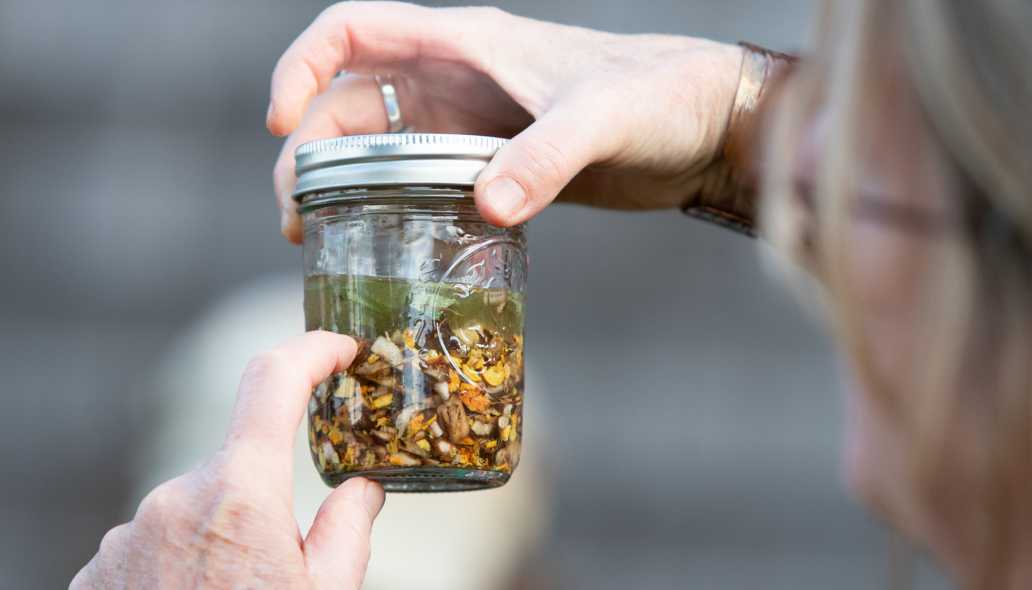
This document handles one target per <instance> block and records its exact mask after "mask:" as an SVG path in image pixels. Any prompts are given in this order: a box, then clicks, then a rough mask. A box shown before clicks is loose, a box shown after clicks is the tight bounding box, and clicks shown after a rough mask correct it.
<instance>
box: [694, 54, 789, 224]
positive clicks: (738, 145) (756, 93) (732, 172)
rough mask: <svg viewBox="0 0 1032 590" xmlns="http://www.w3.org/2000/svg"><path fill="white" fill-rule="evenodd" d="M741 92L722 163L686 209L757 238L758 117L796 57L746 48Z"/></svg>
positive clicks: (719, 161) (710, 172)
mask: <svg viewBox="0 0 1032 590" xmlns="http://www.w3.org/2000/svg"><path fill="white" fill-rule="evenodd" d="M739 46H741V47H742V48H743V50H744V51H743V52H742V65H741V70H740V71H739V76H738V88H737V90H736V91H735V99H734V103H733V104H732V107H731V113H730V115H729V117H728V123H727V131H726V133H725V139H724V145H723V146H722V148H721V150H720V154H721V157H720V158H718V159H717V160H716V161H714V162H713V163H712V164H710V166H709V167H708V168H707V169H706V171H704V172H703V174H702V178H701V179H700V182H699V185H698V187H697V190H696V191H694V195H693V196H692V198H690V199H689V200H688V201H687V202H686V203H685V204H684V205H683V206H682V208H681V210H682V211H683V212H684V213H685V214H686V215H689V216H692V217H696V218H699V219H703V220H705V221H708V222H711V223H715V224H717V225H720V226H722V227H725V228H728V229H731V230H734V231H736V232H739V233H743V234H746V235H749V236H755V228H754V220H755V218H756V202H755V201H756V187H755V184H756V183H755V179H754V178H751V177H750V176H751V167H752V166H751V164H752V157H753V153H752V148H753V145H754V144H755V133H754V127H755V123H756V118H757V111H758V110H759V109H760V106H761V104H762V103H763V98H764V96H765V94H766V93H767V91H768V90H769V89H770V86H771V84H770V82H771V80H773V79H775V78H777V77H780V75H781V74H783V73H784V71H785V70H787V69H790V68H791V67H792V66H793V65H794V64H795V62H796V61H797V59H796V58H795V57H793V56H791V55H788V54H785V53H780V52H777V51H772V50H769V49H765V48H763V47H760V46H758V45H753V44H752V43H746V42H740V43H739Z"/></svg>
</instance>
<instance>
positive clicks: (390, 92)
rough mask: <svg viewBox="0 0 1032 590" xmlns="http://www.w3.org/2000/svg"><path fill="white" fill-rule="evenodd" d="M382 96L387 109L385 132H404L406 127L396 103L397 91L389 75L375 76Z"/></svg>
mask: <svg viewBox="0 0 1032 590" xmlns="http://www.w3.org/2000/svg"><path fill="white" fill-rule="evenodd" d="M375 78H376V83H377V84H378V85H379V86H380V95H381V96H383V106H384V108H385V109H387V133H405V132H406V131H408V130H409V129H408V127H406V126H405V122H404V121H402V119H401V107H400V106H399V105H398V91H397V90H396V89H395V88H394V78H393V77H391V76H390V75H385V76H379V75H378V76H375Z"/></svg>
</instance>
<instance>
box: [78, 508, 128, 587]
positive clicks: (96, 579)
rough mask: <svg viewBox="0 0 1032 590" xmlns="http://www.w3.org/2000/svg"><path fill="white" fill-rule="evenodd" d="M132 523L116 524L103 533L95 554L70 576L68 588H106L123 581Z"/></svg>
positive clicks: (120, 583) (119, 584) (118, 584)
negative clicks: (72, 576) (73, 575)
mask: <svg viewBox="0 0 1032 590" xmlns="http://www.w3.org/2000/svg"><path fill="white" fill-rule="evenodd" d="M131 532H132V523H128V522H127V523H125V524H121V525H118V526H116V527H115V528H113V529H111V530H109V531H108V532H107V533H105V534H104V538H102V539H101V540H100V547H99V548H98V549H97V554H96V555H94V556H93V559H91V560H90V562H89V563H87V564H86V565H85V566H84V567H83V568H82V569H81V570H79V573H77V574H76V575H75V577H74V578H72V582H71V584H69V586H68V588H69V590H85V589H87V588H108V587H116V586H121V585H122V584H124V583H125V574H126V569H127V568H126V560H127V557H128V551H129V537H130V535H131Z"/></svg>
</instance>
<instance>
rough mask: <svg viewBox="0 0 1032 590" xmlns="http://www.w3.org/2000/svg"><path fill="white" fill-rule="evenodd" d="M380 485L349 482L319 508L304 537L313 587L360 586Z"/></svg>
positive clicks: (380, 499)
mask: <svg viewBox="0 0 1032 590" xmlns="http://www.w3.org/2000/svg"><path fill="white" fill-rule="evenodd" d="M383 502H384V493H383V488H382V487H380V484H378V483H374V482H371V481H368V480H366V479H362V478H355V479H349V480H348V481H346V482H344V483H343V484H341V485H340V486H339V487H338V488H336V489H335V490H333V492H331V493H330V495H329V497H328V498H326V500H325V501H324V502H323V503H322V506H320V507H319V513H318V514H316V515H315V522H314V523H313V524H312V528H311V529H310V530H309V531H308V536H307V537H306V538H305V545H304V549H305V562H306V564H307V566H308V573H309V575H310V576H311V577H312V580H313V581H314V582H315V587H316V588H347V589H348V590H352V589H353V590H357V589H358V588H360V587H361V586H362V579H363V578H364V577H365V572H366V565H367V564H368V563H369V536H370V534H371V532H372V528H373V520H374V519H375V518H376V515H377V514H379V513H380V508H382V507H383Z"/></svg>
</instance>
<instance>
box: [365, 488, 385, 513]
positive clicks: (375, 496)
mask: <svg viewBox="0 0 1032 590" xmlns="http://www.w3.org/2000/svg"><path fill="white" fill-rule="evenodd" d="M383 501H384V495H383V488H381V487H380V484H378V483H374V482H371V481H366V484H365V492H364V493H363V494H362V503H363V504H365V507H366V510H368V511H369V514H372V515H376V514H378V513H379V512H380V508H383Z"/></svg>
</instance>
